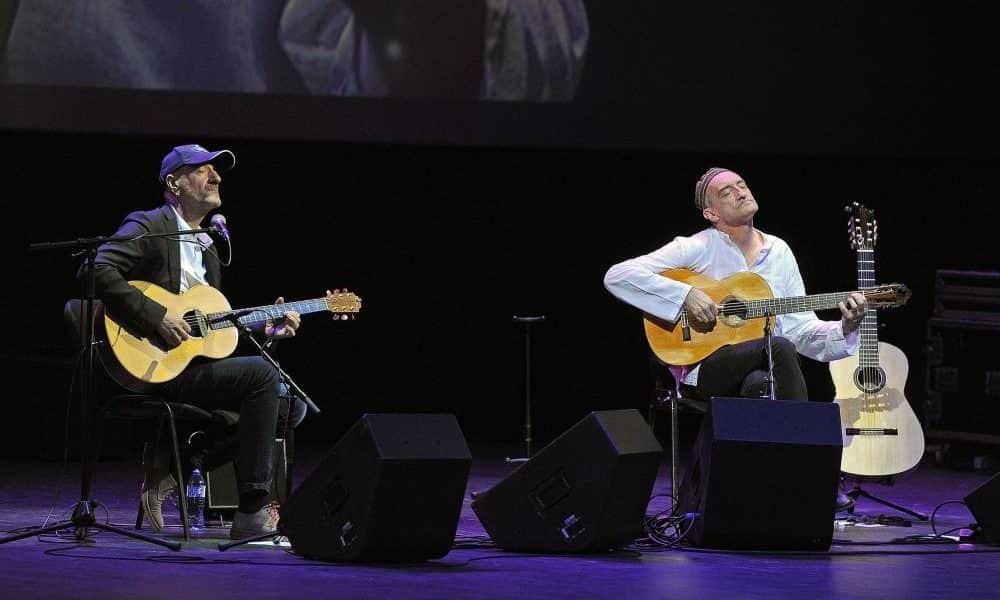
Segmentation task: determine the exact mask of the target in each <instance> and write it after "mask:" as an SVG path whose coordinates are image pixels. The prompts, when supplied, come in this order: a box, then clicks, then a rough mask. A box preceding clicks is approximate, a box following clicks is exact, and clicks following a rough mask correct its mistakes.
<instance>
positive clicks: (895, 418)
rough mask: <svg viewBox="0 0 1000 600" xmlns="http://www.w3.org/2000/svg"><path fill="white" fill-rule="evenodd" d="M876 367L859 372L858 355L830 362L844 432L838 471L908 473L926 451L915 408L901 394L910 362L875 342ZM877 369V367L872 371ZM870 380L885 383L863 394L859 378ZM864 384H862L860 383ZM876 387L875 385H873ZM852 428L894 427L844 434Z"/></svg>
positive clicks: (873, 474)
mask: <svg viewBox="0 0 1000 600" xmlns="http://www.w3.org/2000/svg"><path fill="white" fill-rule="evenodd" d="M878 357H879V360H878V364H879V367H867V368H866V371H868V372H869V373H868V374H867V375H865V373H864V372H859V371H858V366H859V356H849V357H847V358H844V359H841V360H836V361H833V362H831V363H830V375H831V376H832V377H833V383H834V386H835V388H836V395H835V398H836V399H835V400H834V401H835V402H836V403H837V404H839V405H840V420H841V425H842V429H843V432H844V453H843V458H842V460H841V468H840V470H841V471H843V472H844V473H848V474H850V475H856V476H859V477H887V476H890V475H896V474H898V473H903V472H905V471H909V470H910V469H912V468H913V467H915V466H916V465H917V463H919V462H920V458H921V457H922V456H923V454H924V434H923V429H922V428H921V426H920V422H919V421H918V420H917V416H916V414H914V412H913V408H912V407H911V406H910V403H909V402H908V401H907V400H906V396H904V395H903V390H904V387H905V386H906V378H907V375H908V373H909V369H910V366H909V363H908V362H907V360H906V355H905V354H903V351H902V350H900V349H899V348H897V347H896V346H893V345H891V344H886V343H885V342H879V343H878ZM876 369H879V371H875V370H876ZM866 377H867V378H868V379H869V380H870V381H871V383H873V384H878V385H881V382H882V381H884V387H882V389H881V390H878V391H872V392H869V393H865V392H863V391H862V389H861V388H859V385H858V383H856V381H857V380H856V378H857V379H861V380H863V379H865V378H866ZM861 385H862V387H864V385H865V383H864V382H863V381H862V384H861ZM873 387H877V385H873ZM851 429H856V430H860V431H863V430H894V431H895V432H896V433H895V434H894V435H864V434H860V435H848V433H847V432H848V431H849V430H851Z"/></svg>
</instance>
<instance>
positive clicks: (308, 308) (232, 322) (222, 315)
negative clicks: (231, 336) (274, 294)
mask: <svg viewBox="0 0 1000 600" xmlns="http://www.w3.org/2000/svg"><path fill="white" fill-rule="evenodd" d="M325 310H329V307H328V305H327V301H326V298H314V299H312V300H299V301H298V302H284V303H282V304H271V305H268V306H253V307H250V308H241V309H237V310H227V311H225V312H218V313H208V314H206V315H205V318H206V320H207V321H208V324H209V325H208V326H209V328H211V329H226V328H227V327H235V326H236V325H237V324H239V325H240V326H241V327H244V326H253V325H257V324H260V323H265V322H267V321H278V320H280V319H281V318H283V317H284V316H285V313H287V312H288V311H295V312H297V313H299V314H300V315H305V314H309V313H314V312H320V311H325ZM235 315H239V316H238V317H235Z"/></svg>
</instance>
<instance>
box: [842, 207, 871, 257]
mask: <svg viewBox="0 0 1000 600" xmlns="http://www.w3.org/2000/svg"><path fill="white" fill-rule="evenodd" d="M844 211H845V212H847V213H850V215H851V216H850V217H848V218H847V231H848V233H850V239H851V249H852V250H872V249H874V248H875V242H876V240H877V239H878V222H877V221H876V220H875V211H874V210H872V209H870V208H868V207H866V206H865V205H864V204H858V203H857V202H852V203H851V205H850V206H847V207H844Z"/></svg>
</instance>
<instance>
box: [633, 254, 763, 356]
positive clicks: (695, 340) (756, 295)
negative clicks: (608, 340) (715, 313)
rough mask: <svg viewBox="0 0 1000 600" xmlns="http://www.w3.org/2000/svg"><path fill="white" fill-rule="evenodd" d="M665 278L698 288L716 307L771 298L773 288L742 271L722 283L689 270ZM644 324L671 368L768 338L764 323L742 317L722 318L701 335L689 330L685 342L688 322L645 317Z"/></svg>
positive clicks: (657, 351)
mask: <svg viewBox="0 0 1000 600" xmlns="http://www.w3.org/2000/svg"><path fill="white" fill-rule="evenodd" d="M660 275H662V276H664V277H669V278H670V279H673V280H676V281H680V282H682V283H686V284H688V285H691V286H694V287H696V288H698V289H700V290H701V291H703V292H705V293H706V294H708V296H709V297H710V298H711V299H712V300H713V301H714V302H715V303H716V304H724V303H725V302H726V301H731V300H734V299H736V300H762V299H767V298H771V296H772V294H771V286H770V285H768V283H767V281H765V280H764V278H763V277H761V276H760V275H757V274H756V273H752V272H750V271H741V272H739V273H736V274H734V275H730V276H729V277H726V278H725V279H722V280H715V279H712V278H711V277H707V276H705V275H701V274H699V273H695V272H693V271H688V270H686V269H673V270H669V271H664V272H663V273H660ZM643 324H644V326H645V328H646V339H647V341H648V342H649V347H650V349H652V351H653V353H654V354H655V355H656V356H657V358H659V359H660V360H661V361H663V362H664V363H666V364H668V365H675V366H685V365H692V364H694V363H697V362H700V361H701V360H703V359H704V358H705V357H706V356H708V355H709V354H711V353H712V352H715V351H716V350H718V349H719V348H721V347H722V346H725V345H727V344H738V343H740V342H745V341H747V340H753V339H757V338H761V337H764V327H763V325H762V324H761V323H757V324H754V323H751V322H750V321H747V320H745V319H741V318H739V317H738V316H735V315H730V316H723V315H721V314H720V315H719V317H718V321H717V322H716V326H715V329H713V330H712V331H710V332H708V333H699V332H697V331H695V330H694V329H691V328H688V333H689V335H690V338H691V339H689V340H685V339H684V328H683V325H684V321H683V320H682V319H678V321H677V322H676V323H669V322H667V321H663V320H662V319H658V318H656V317H653V316H652V315H648V314H647V315H645V318H644V320H643Z"/></svg>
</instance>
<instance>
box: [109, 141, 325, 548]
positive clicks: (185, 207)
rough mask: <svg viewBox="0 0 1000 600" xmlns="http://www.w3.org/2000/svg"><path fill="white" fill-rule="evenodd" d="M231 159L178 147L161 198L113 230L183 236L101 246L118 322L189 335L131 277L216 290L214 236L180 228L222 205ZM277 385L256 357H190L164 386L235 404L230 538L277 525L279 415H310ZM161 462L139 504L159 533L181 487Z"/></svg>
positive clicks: (278, 326) (295, 418)
mask: <svg viewBox="0 0 1000 600" xmlns="http://www.w3.org/2000/svg"><path fill="white" fill-rule="evenodd" d="M235 163H236V157H235V156H234V155H233V153H232V152H230V151H229V150H218V151H214V152H213V151H209V150H206V149H205V148H202V147H201V146H199V145H195V144H191V145H185V146H177V147H176V148H174V149H172V150H171V151H170V152H169V153H167V155H166V156H165V157H164V158H163V162H162V165H161V167H160V181H161V182H162V183H163V186H164V191H163V196H164V203H163V205H162V206H160V207H159V208H155V209H152V210H146V211H136V212H133V213H131V214H129V215H128V216H127V217H125V221H124V222H123V223H122V225H121V227H119V229H118V231H117V232H116V235H117V236H135V235H138V234H141V233H145V232H148V233H173V232H176V233H177V234H178V235H177V236H167V237H157V238H140V239H135V240H133V241H129V242H112V243H107V244H104V245H102V246H101V247H100V249H99V251H98V254H97V257H96V260H95V265H96V290H95V291H96V295H97V296H98V297H99V298H100V299H101V300H102V301H103V302H104V304H105V306H106V307H107V309H108V311H109V312H110V313H111V314H113V315H114V316H115V318H116V320H118V321H119V322H121V323H122V324H123V325H125V326H126V327H128V328H131V329H132V330H134V331H136V332H138V333H139V334H140V335H142V336H145V337H149V338H151V339H152V338H158V339H159V341H160V342H161V343H162V344H163V345H164V346H165V347H167V348H174V347H176V346H178V345H179V344H180V343H181V342H183V341H184V340H186V339H188V337H189V336H190V334H191V328H190V326H189V325H188V324H187V323H186V322H185V321H184V320H183V318H181V317H178V316H175V315H171V314H168V311H167V309H166V307H164V306H163V305H161V304H159V303H157V302H155V301H154V300H152V299H151V298H149V297H147V296H146V295H144V294H143V293H142V292H141V291H140V290H138V289H137V288H135V287H133V286H132V285H131V284H129V281H130V280H142V281H148V282H151V283H154V284H156V285H158V286H160V287H162V288H164V289H166V290H169V291H171V292H173V293H176V294H180V293H183V292H185V291H186V290H188V289H189V288H190V287H192V286H194V285H199V284H201V285H211V286H213V287H219V284H220V269H219V267H220V263H219V256H218V254H217V253H216V252H215V250H214V248H212V245H213V241H212V238H211V237H210V236H208V235H206V234H204V233H200V234H187V235H185V234H184V231H188V230H191V229H198V228H200V227H201V224H202V221H203V220H204V219H205V217H206V216H207V215H208V213H209V212H210V211H212V210H214V209H217V208H218V207H219V206H220V205H221V204H222V199H221V197H220V195H219V186H220V184H221V183H222V177H221V175H220V173H221V172H224V171H227V170H229V169H231V168H233V166H234V165H235ZM282 301H283V300H282V299H281V298H278V300H277V302H279V303H280V302H282ZM298 326H299V314H298V313H296V312H294V311H288V312H287V313H286V315H285V319H284V321H282V322H280V323H274V324H272V325H269V326H267V327H266V330H265V333H266V334H267V336H268V337H271V338H287V337H292V336H294V335H295V331H296V330H297V329H298ZM279 385H280V382H279V378H278V375H277V373H276V372H275V369H274V367H273V366H271V365H270V364H268V363H267V362H266V361H265V360H264V359H263V358H262V357H259V356H254V357H232V358H225V359H221V360H209V361H203V362H194V363H192V364H190V365H189V366H188V367H187V368H186V369H185V370H184V372H183V373H181V374H180V375H179V376H177V377H176V378H174V379H172V380H170V381H168V382H165V383H162V384H160V387H159V389H158V392H159V393H161V394H163V395H164V396H166V397H168V398H171V399H178V398H183V399H184V400H185V401H186V402H192V403H209V402H210V403H212V404H211V406H210V408H227V409H233V410H239V412H240V419H239V424H238V428H237V438H238V455H237V457H236V461H235V462H236V476H237V484H238V489H239V494H240V499H239V507H238V509H237V512H236V515H235V517H234V519H233V527H232V529H231V531H230V536H231V537H233V538H234V539H240V538H244V537H249V536H251V535H254V534H257V533H262V532H265V531H272V530H274V528H275V524H276V520H277V514H276V510H274V507H273V505H271V504H270V503H269V499H270V496H271V483H272V482H271V474H272V462H273V451H274V438H275V433H276V429H277V426H278V421H279V417H283V418H287V419H288V421H289V424H290V426H292V427H294V426H295V425H297V424H298V422H299V421H301V419H302V418H303V417H304V416H305V406H304V404H302V403H301V401H296V402H295V404H294V405H293V406H291V407H289V406H288V401H287V399H285V398H283V397H282V396H281V393H280V392H281V390H280V387H279ZM289 413H291V414H289ZM161 462H162V460H156V459H155V458H154V460H152V461H147V471H146V477H145V480H144V482H143V488H142V506H143V510H144V512H145V513H146V516H147V517H148V519H149V521H150V523H151V524H152V525H153V528H154V529H155V530H157V531H159V530H160V529H161V528H162V527H163V514H162V504H163V500H164V498H165V497H166V496H167V495H169V494H170V493H171V492H172V491H173V490H175V489H177V487H178V482H177V481H176V480H175V479H174V477H173V476H172V475H171V474H170V471H169V469H168V468H166V466H161V464H159V463H161ZM203 466H204V467H206V468H208V465H203Z"/></svg>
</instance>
